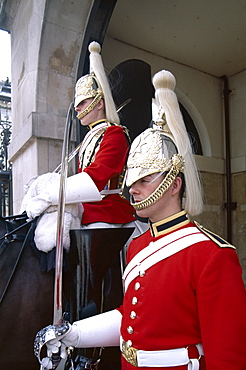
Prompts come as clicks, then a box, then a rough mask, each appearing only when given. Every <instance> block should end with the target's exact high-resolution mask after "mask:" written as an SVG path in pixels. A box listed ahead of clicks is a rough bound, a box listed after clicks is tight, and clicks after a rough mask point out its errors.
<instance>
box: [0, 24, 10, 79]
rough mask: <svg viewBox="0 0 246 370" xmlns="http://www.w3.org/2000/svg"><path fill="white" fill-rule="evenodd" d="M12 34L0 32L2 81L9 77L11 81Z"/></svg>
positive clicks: (0, 76)
mask: <svg viewBox="0 0 246 370" xmlns="http://www.w3.org/2000/svg"><path fill="white" fill-rule="evenodd" d="M10 49H11V48H10V34H9V33H8V32H6V31H2V30H0V81H2V80H4V81H5V80H6V78H7V77H9V80H10V81H11V51H10Z"/></svg>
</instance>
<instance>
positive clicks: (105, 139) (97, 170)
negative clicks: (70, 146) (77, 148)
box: [79, 120, 135, 225]
mask: <svg viewBox="0 0 246 370" xmlns="http://www.w3.org/2000/svg"><path fill="white" fill-rule="evenodd" d="M95 124H96V125H95ZM95 124H94V125H93V128H92V130H91V131H90V132H89V133H88V134H87V136H86V137H85V139H84V140H83V143H84V144H82V150H83V158H81V153H80V169H79V172H81V171H82V170H83V171H84V172H86V173H88V175H89V176H90V177H91V178H92V180H93V181H94V183H95V184H96V186H97V187H98V190H99V191H102V190H103V189H104V188H105V186H107V185H108V183H109V181H110V189H115V188H117V182H118V177H119V175H120V174H121V173H122V171H123V168H124V166H125V164H126V160H127V155H128V151H129V144H128V142H127V139H126V136H125V134H124V132H123V129H122V127H121V126H116V125H111V124H110V123H109V122H107V121H105V120H100V121H98V122H95ZM97 133H98V136H96V135H97ZM93 140H94V141H93ZM83 147H84V148H83ZM88 157H91V160H88ZM81 167H82V168H81ZM83 206H84V213H83V217H82V224H84V225H85V224H90V223H92V222H107V223H119V224H122V223H128V222H131V221H134V220H135V218H134V216H133V215H134V209H133V207H132V206H131V205H130V203H129V202H128V201H127V200H126V199H123V198H122V197H120V195H119V194H110V195H106V196H105V198H103V200H102V201H100V202H95V203H84V204H83Z"/></svg>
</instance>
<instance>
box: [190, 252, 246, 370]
mask: <svg viewBox="0 0 246 370" xmlns="http://www.w3.org/2000/svg"><path fill="white" fill-rule="evenodd" d="M197 302H198V311H199V318H200V326H201V333H202V343H203V346H204V354H205V359H206V366H207V369H209V370H210V369H211V370H212V369H238V370H239V369H242V370H243V369H244V366H245V364H246V362H245V361H246V355H245V346H246V335H245V333H246V294H245V287H244V284H243V280H242V269H241V266H240V264H239V261H238V257H237V254H236V253H235V251H234V250H232V249H231V250H228V249H226V250H220V249H218V252H217V253H216V254H215V255H214V256H213V257H212V258H211V259H210V261H209V263H208V264H207V265H206V267H205V269H204V271H203V273H202V274H201V276H200V279H199V282H198V287H197Z"/></svg>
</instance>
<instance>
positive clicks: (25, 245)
mask: <svg viewBox="0 0 246 370" xmlns="http://www.w3.org/2000/svg"><path fill="white" fill-rule="evenodd" d="M25 221H26V220H25V218H23V217H20V218H18V217H13V218H2V217H0V237H1V236H4V235H5V234H6V233H7V234H9V236H8V237H5V238H1V241H0V253H1V255H0V295H1V303H0V323H1V331H0V343H1V344H0V368H1V369H9V370H14V369H18V370H24V369H25V370H26V369H28V370H38V369H39V364H38V361H37V359H36V358H35V357H34V354H33V341H34V338H35V335H36V333H37V331H38V330H40V328H42V327H44V326H46V325H47V324H48V323H50V322H52V307H53V285H54V284H53V272H49V273H47V272H41V270H40V265H39V261H38V258H37V256H36V255H35V252H34V250H33V249H32V247H31V243H30V241H31V239H32V232H33V230H32V225H31V224H26V222H25ZM21 225H24V226H22V227H21V228H20V229H19V230H17V231H14V232H13V233H12V231H13V230H16V227H19V226H21Z"/></svg>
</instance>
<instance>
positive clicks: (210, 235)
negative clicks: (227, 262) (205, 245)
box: [194, 221, 236, 249]
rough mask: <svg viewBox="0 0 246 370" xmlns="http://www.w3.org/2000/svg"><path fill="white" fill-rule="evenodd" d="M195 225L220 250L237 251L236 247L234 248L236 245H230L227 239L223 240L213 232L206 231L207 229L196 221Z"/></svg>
mask: <svg viewBox="0 0 246 370" xmlns="http://www.w3.org/2000/svg"><path fill="white" fill-rule="evenodd" d="M194 224H195V225H196V227H197V228H198V229H199V230H200V231H201V232H202V233H204V234H205V235H206V236H207V237H208V238H209V239H211V240H212V241H213V242H214V243H215V244H217V245H218V246H219V247H220V248H232V249H236V247H234V245H232V244H230V243H228V241H226V240H225V239H223V238H221V236H219V235H217V234H215V233H213V232H212V231H210V230H208V229H206V228H205V227H203V226H202V225H200V224H199V223H198V222H197V221H194Z"/></svg>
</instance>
